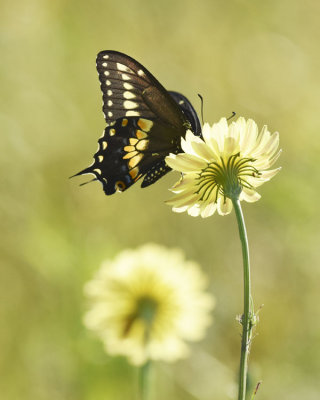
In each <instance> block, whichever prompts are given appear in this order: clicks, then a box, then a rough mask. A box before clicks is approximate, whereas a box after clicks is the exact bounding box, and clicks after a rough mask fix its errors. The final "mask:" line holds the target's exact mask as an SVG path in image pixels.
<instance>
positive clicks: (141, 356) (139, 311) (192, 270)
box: [84, 244, 214, 365]
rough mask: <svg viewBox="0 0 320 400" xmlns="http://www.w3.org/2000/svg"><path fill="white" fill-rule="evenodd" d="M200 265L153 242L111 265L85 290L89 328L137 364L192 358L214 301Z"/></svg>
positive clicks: (112, 351)
mask: <svg viewBox="0 0 320 400" xmlns="http://www.w3.org/2000/svg"><path fill="white" fill-rule="evenodd" d="M206 285H207V282H206V279H205V277H204V275H203V274H202V272H201V270H200V268H199V265H198V264H197V263H195V262H192V261H186V260H185V259H184V255H183V253H182V252H181V251H180V250H177V249H166V248H164V247H161V246H158V245H155V244H147V245H145V246H143V247H141V248H139V249H137V250H125V251H123V252H122V253H120V254H119V255H118V256H117V257H116V258H115V260H113V261H106V262H104V264H103V265H102V267H101V269H100V270H99V271H98V272H97V274H96V275H95V277H94V279H93V280H92V281H90V282H88V283H87V285H86V286H85V292H86V294H87V296H88V298H89V300H90V309H89V311H88V312H87V314H86V315H85V318H84V323H85V325H86V326H87V327H88V328H89V329H91V330H92V331H94V332H95V333H96V334H97V335H98V336H99V337H100V339H101V340H102V341H103V343H104V347H105V350H106V352H107V353H109V354H112V355H124V356H126V357H128V359H129V361H130V362H131V363H132V364H135V365H142V364H144V363H145V362H146V361H147V360H165V361H174V360H176V359H179V358H183V357H186V356H187V355H188V345H187V343H186V341H198V340H200V339H202V338H203V337H204V334H205V330H206V328H207V327H208V325H209V324H210V322H211V316H210V311H211V310H212V308H213V306H214V299H213V297H212V296H211V295H209V294H208V293H205V292H204V289H205V287H206Z"/></svg>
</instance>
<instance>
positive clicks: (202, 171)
mask: <svg viewBox="0 0 320 400" xmlns="http://www.w3.org/2000/svg"><path fill="white" fill-rule="evenodd" d="M202 136H203V139H201V138H200V137H198V136H195V135H194V134H193V133H192V132H191V131H190V130H188V131H187V133H186V137H185V139H184V138H182V139H181V147H182V150H183V151H184V152H185V153H179V154H177V155H175V154H170V155H169V156H168V157H166V163H167V164H168V165H169V167H171V168H172V169H174V170H176V171H180V172H182V177H181V179H180V181H179V182H178V183H176V184H175V185H174V186H173V188H172V189H171V191H172V192H173V193H175V194H176V195H175V196H174V197H173V198H172V199H170V200H168V201H166V203H167V204H169V205H172V206H173V211H175V212H184V211H187V212H188V214H189V215H192V216H198V215H201V217H203V218H205V217H209V216H211V215H212V214H214V212H215V211H216V210H217V211H218V213H219V214H220V215H226V214H229V213H230V212H231V211H232V200H238V199H239V200H245V201H247V202H254V201H257V200H259V199H260V197H261V196H260V194H259V193H257V192H256V190H255V188H256V187H258V186H260V185H262V184H263V183H264V182H267V181H269V180H270V179H271V178H272V177H273V176H274V175H276V173H277V172H278V171H279V170H280V168H276V169H273V170H268V168H270V167H271V166H272V165H273V164H274V162H275V161H276V160H277V158H278V157H279V155H280V153H281V150H278V147H279V134H278V132H275V133H273V134H272V135H271V134H270V132H269V131H268V129H267V126H266V125H265V126H264V127H263V128H262V130H261V132H260V133H259V132H258V127H257V124H256V123H255V122H254V121H253V120H252V119H248V120H247V121H246V120H245V119H244V118H243V117H240V118H239V119H238V120H237V121H236V122H232V123H231V124H230V125H228V122H227V120H226V118H221V120H220V121H219V122H218V123H216V124H213V125H212V127H210V125H209V124H208V123H205V124H204V126H203V129H202Z"/></svg>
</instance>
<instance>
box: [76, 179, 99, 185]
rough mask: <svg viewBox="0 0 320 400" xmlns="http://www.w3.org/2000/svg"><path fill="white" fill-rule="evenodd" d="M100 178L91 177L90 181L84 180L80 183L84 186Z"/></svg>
mask: <svg viewBox="0 0 320 400" xmlns="http://www.w3.org/2000/svg"><path fill="white" fill-rule="evenodd" d="M97 180H98V179H97V178H93V179H91V180H90V181H88V182H83V183H80V185H79V186H84V185H86V184H87V183H91V182H94V181H97Z"/></svg>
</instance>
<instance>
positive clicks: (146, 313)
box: [123, 296, 159, 336]
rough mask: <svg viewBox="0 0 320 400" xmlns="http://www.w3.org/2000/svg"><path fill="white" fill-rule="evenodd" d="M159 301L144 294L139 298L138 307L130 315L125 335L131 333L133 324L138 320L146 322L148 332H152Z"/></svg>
mask: <svg viewBox="0 0 320 400" xmlns="http://www.w3.org/2000/svg"><path fill="white" fill-rule="evenodd" d="M158 309H159V303H158V302H157V301H156V300H155V299H154V298H152V297H149V296H142V297H140V298H138V299H137V303H136V307H135V310H134V312H132V314H130V315H128V317H127V321H126V325H125V328H124V331H123V336H126V335H128V334H129V332H130V330H131V328H132V326H133V325H134V323H135V322H136V321H137V320H140V321H142V322H143V323H144V325H145V327H146V334H147V333H148V332H150V329H151V326H152V324H153V322H154V320H155V318H156V315H157V312H158Z"/></svg>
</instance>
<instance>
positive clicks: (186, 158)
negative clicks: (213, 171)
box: [165, 153, 207, 172]
mask: <svg viewBox="0 0 320 400" xmlns="http://www.w3.org/2000/svg"><path fill="white" fill-rule="evenodd" d="M165 160H166V163H167V164H168V165H169V167H170V168H172V169H174V170H176V171H180V172H197V171H199V169H200V170H201V169H202V168H205V167H206V166H207V163H206V162H205V161H204V160H202V159H201V158H199V157H196V156H194V155H192V154H185V153H179V154H177V155H175V154H170V155H169V156H168V157H166V158H165Z"/></svg>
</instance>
